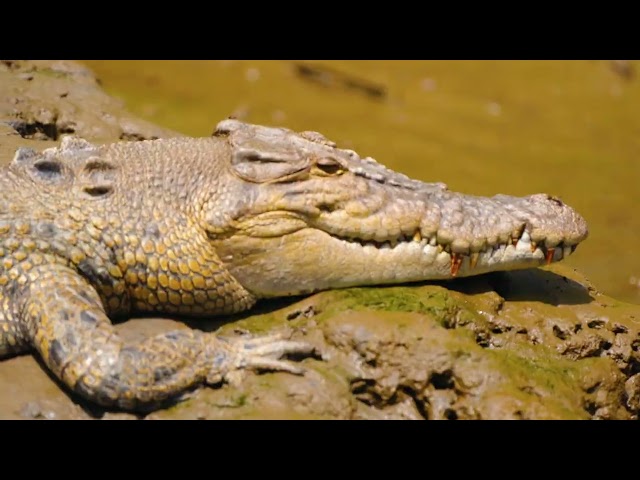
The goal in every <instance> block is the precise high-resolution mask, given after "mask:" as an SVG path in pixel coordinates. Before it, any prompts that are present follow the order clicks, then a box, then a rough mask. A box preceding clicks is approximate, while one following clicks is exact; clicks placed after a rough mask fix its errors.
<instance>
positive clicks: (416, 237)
mask: <svg viewBox="0 0 640 480" xmlns="http://www.w3.org/2000/svg"><path fill="white" fill-rule="evenodd" d="M413 241H414V242H421V241H422V234H421V233H420V230H416V233H414V234H413Z"/></svg>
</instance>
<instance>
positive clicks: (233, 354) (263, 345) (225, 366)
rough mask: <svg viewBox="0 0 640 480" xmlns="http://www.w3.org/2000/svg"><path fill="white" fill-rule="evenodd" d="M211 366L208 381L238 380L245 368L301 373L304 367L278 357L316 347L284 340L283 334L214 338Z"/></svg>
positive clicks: (308, 350)
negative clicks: (212, 363) (212, 364)
mask: <svg viewBox="0 0 640 480" xmlns="http://www.w3.org/2000/svg"><path fill="white" fill-rule="evenodd" d="M213 348H214V349H215V351H214V352H213V354H212V357H213V358H214V369H213V371H212V372H210V373H209V375H208V376H207V383H209V384H215V383H220V382H221V381H229V382H230V383H237V381H238V380H239V378H240V377H241V376H242V374H241V372H242V371H246V370H255V371H264V370H267V371H280V372H288V373H292V374H294V375H304V373H305V369H304V368H302V367H300V366H298V365H295V364H294V363H293V362H292V361H288V360H281V357H283V356H284V355H288V354H297V355H304V356H309V355H311V354H313V353H314V352H315V347H314V346H313V345H311V344H308V343H306V342H298V341H292V340H287V339H286V336H285V335H284V334H282V333H278V334H273V335H265V336H262V337H254V338H250V339H247V338H244V337H239V338H221V337H216V345H215V346H214V347H213Z"/></svg>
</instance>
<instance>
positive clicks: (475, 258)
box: [469, 252, 480, 268]
mask: <svg viewBox="0 0 640 480" xmlns="http://www.w3.org/2000/svg"><path fill="white" fill-rule="evenodd" d="M478 258H480V254H479V253H478V252H474V253H472V254H471V258H470V259H469V266H470V267H471V268H476V265H477V264H478Z"/></svg>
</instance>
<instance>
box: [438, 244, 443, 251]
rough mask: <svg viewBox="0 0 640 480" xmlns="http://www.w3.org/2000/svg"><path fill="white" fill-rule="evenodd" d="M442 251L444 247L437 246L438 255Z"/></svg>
mask: <svg viewBox="0 0 640 480" xmlns="http://www.w3.org/2000/svg"><path fill="white" fill-rule="evenodd" d="M443 250H444V247H443V246H442V245H440V244H438V253H442V252H443Z"/></svg>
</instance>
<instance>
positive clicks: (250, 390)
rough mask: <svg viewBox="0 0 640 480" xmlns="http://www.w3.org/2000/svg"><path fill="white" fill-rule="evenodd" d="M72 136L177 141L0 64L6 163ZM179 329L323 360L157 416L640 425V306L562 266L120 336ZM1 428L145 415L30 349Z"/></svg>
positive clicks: (0, 414) (91, 93)
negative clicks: (74, 386) (94, 394)
mask: <svg viewBox="0 0 640 480" xmlns="http://www.w3.org/2000/svg"><path fill="white" fill-rule="evenodd" d="M65 92H67V94H66V95H63V93H65ZM215 121H217V119H212V123H214V122H215ZM21 122H22V123H21ZM29 125H31V126H29ZM68 129H73V130H74V132H75V133H77V134H80V135H84V136H86V137H87V138H90V139H104V140H106V141H113V140H117V139H120V138H130V139H141V138H153V137H156V136H157V137H161V136H172V135H178V134H177V133H175V132H171V131H168V130H164V129H161V128H159V127H154V126H153V125H149V124H147V123H146V122H142V121H138V120H136V119H135V118H132V117H130V116H129V115H128V114H127V113H126V111H124V110H123V109H122V106H121V105H119V103H118V102H117V101H115V100H113V99H111V98H110V97H108V96H107V95H106V94H105V93H103V92H102V90H101V89H100V87H99V84H98V82H97V81H96V80H95V78H94V77H93V75H92V74H91V72H90V71H88V70H86V69H84V68H83V67H79V66H78V65H77V64H74V63H72V62H6V61H5V62H0V161H1V162H3V163H6V162H8V161H10V159H11V157H12V156H13V152H14V150H15V148H16V147H17V146H32V147H33V148H46V147H48V146H51V145H52V144H53V140H54V138H55V137H56V136H59V135H60V134H61V133H63V131H65V130H68ZM23 136H24V138H23ZM176 327H178V328H180V327H182V328H201V329H204V330H208V331H213V330H215V329H218V328H219V329H220V332H221V333H223V334H227V335H240V334H247V333H255V334H263V333H267V332H277V331H282V330H289V331H292V332H293V338H295V339H304V340H306V341H308V342H311V343H313V344H314V345H316V347H317V348H318V350H319V351H321V352H322V354H323V357H324V361H320V360H318V359H305V360H303V361H302V362H301V363H302V365H304V366H305V367H306V368H307V373H306V374H305V375H304V376H293V375H290V374H286V373H265V374H260V375H257V374H254V373H246V374H245V375H244V376H243V378H242V379H241V380H240V381H238V382H237V383H236V384H234V385H229V384H227V385H222V386H220V387H218V388H209V387H205V388H201V389H198V390H196V391H194V392H193V393H192V394H191V395H190V396H189V397H188V398H187V399H185V400H184V401H182V402H179V403H176V404H175V405H173V406H171V407H169V408H165V409H161V410H157V411H155V412H153V413H151V414H149V415H147V416H146V417H145V418H149V419H258V418H260V419H262V418H287V419H298V418H300V419H302V418H305V419H306V418H314V419H328V418H331V419H424V418H427V419H590V418H593V419H637V418H638V414H639V412H640V307H639V306H637V305H632V304H626V303H622V302H618V301H616V300H614V299H612V298H610V297H607V296H605V295H602V294H600V293H599V292H598V291H597V290H596V289H595V288H594V287H593V286H592V285H590V283H589V282H588V281H587V280H586V279H585V278H584V277H582V276H581V275H580V274H579V273H577V272H576V271H574V270H573V269H570V268H568V267H566V266H563V265H562V264H561V265H554V266H553V267H550V268H545V269H536V270H526V271H518V272H510V273H499V274H491V275H484V276H481V277H475V278H469V279H460V280H456V281H452V282H440V283H431V284H428V283H424V284H417V285H411V286H409V285H404V286H393V287H380V288H352V289H346V290H339V291H330V292H322V293H318V294H316V295H312V296H309V297H306V298H295V299H282V300H277V301H270V302H263V303H261V304H259V305H258V307H257V308H256V309H254V310H253V311H252V312H248V313H246V314H244V315H239V316H236V317H234V318H227V319H224V318H217V319H215V320H214V321H211V322H205V321H197V322H195V321H191V322H187V323H186V324H185V323H184V322H179V321H177V320H171V319H157V318H140V319H132V320H130V321H127V322H124V323H121V324H119V325H118V330H119V332H120V333H121V334H122V335H123V336H124V337H125V338H127V339H130V340H133V339H139V338H141V337H146V336H149V335H153V334H156V333H159V332H162V331H167V330H169V329H172V328H176ZM0 418H3V419H24V418H37V419H91V418H103V419H135V418H141V417H140V416H135V415H131V414H128V413H122V412H114V411H105V410H103V409H101V408H98V407H95V406H93V405H91V404H88V403H86V402H82V401H80V400H79V399H78V398H77V397H75V396H70V395H69V394H68V393H66V391H65V390H64V389H63V388H62V387H61V386H60V385H59V384H58V383H57V382H56V381H55V380H54V379H53V378H52V377H50V376H49V375H48V374H47V372H46V370H45V369H44V368H43V367H42V366H41V364H40V363H39V361H38V359H37V358H34V357H32V356H30V355H24V356H20V357H15V358H11V359H8V360H4V361H0Z"/></svg>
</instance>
